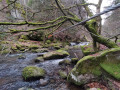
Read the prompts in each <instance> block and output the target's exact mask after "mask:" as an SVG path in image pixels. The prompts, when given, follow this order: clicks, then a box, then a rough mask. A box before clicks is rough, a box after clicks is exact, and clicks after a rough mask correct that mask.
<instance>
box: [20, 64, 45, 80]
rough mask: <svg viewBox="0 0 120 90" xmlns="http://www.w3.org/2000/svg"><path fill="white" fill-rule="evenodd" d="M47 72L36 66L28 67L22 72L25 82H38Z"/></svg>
mask: <svg viewBox="0 0 120 90" xmlns="http://www.w3.org/2000/svg"><path fill="white" fill-rule="evenodd" d="M45 72H46V71H45V70H44V69H43V68H40V67H36V66H27V67H25V68H24V69H23V71H22V76H23V78H24V80H37V79H39V78H40V77H44V76H45Z"/></svg>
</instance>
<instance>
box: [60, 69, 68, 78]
mask: <svg viewBox="0 0 120 90" xmlns="http://www.w3.org/2000/svg"><path fill="white" fill-rule="evenodd" d="M59 75H60V77H61V78H63V79H66V78H67V73H66V72H64V71H61V70H59Z"/></svg>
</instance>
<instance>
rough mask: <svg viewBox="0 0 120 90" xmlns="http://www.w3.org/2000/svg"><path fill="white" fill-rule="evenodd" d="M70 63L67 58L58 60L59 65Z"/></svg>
mask: <svg viewBox="0 0 120 90" xmlns="http://www.w3.org/2000/svg"><path fill="white" fill-rule="evenodd" d="M70 64H71V61H70V60H67V59H65V60H63V61H60V62H59V65H70Z"/></svg>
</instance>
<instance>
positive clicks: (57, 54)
mask: <svg viewBox="0 0 120 90" xmlns="http://www.w3.org/2000/svg"><path fill="white" fill-rule="evenodd" d="M68 55H69V53H68V52H67V51H64V50H57V51H52V52H48V53H46V54H44V55H43V58H44V59H45V60H50V59H61V58H64V57H66V56H68Z"/></svg>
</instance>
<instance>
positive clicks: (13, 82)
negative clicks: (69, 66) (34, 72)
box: [0, 53, 83, 90]
mask: <svg viewBox="0 0 120 90" xmlns="http://www.w3.org/2000/svg"><path fill="white" fill-rule="evenodd" d="M19 55H20V54H12V55H9V56H8V57H4V56H0V90H18V88H22V87H29V88H33V89H35V90H83V89H80V88H81V87H77V86H74V85H73V84H69V83H67V81H66V80H63V79H61V78H60V76H59V75H58V71H59V70H60V69H61V67H60V66H59V65H58V63H59V62H60V61H62V60H63V59H58V60H48V61H45V62H41V63H34V59H35V58H36V57H37V53H24V54H23V55H25V56H26V58H25V59H18V56H19ZM29 65H34V66H38V67H42V68H44V69H45V70H46V71H47V75H46V77H45V78H46V79H48V80H49V82H48V84H47V85H46V86H41V85H40V81H39V80H37V81H30V82H26V81H24V80H23V78H22V75H21V73H22V70H23V68H24V67H26V66H29Z"/></svg>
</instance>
